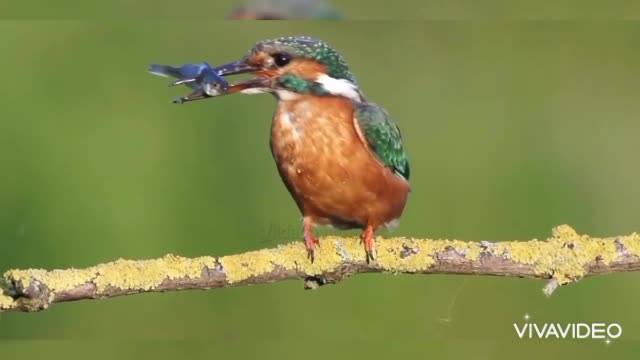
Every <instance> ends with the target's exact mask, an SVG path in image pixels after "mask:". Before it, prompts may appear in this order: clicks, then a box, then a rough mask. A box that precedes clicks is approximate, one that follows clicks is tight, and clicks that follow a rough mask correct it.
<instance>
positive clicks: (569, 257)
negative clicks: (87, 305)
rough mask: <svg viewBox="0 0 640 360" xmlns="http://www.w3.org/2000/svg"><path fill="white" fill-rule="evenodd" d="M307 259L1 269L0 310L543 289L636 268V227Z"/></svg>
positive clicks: (639, 245)
mask: <svg viewBox="0 0 640 360" xmlns="http://www.w3.org/2000/svg"><path fill="white" fill-rule="evenodd" d="M320 243H321V246H320V248H319V249H318V250H317V252H316V260H315V262H314V263H313V264H311V263H310V262H309V260H307V258H306V251H305V249H304V246H303V244H302V242H295V243H291V244H288V245H281V246H278V247H276V248H272V249H263V250H258V251H251V252H247V253H243V254H237V255H230V256H222V257H210V256H205V257H199V258H193V259H189V258H184V257H179V256H175V255H166V256H164V257H162V258H159V259H153V260H139V261H133V260H122V259H120V260H117V261H114V262H111V263H107V264H100V265H96V266H93V267H90V268H86V269H73V268H71V269H65V270H51V271H47V270H39V269H27V270H9V271H7V272H6V273H5V274H4V276H3V277H2V278H0V311H12V310H18V311H39V310H44V309H47V308H48V307H49V305H51V304H52V303H55V302H64V301H74V300H82V299H103V298H110V297H115V296H121V295H132V294H138V293H144V292H159V291H175V290H184V289H209V288H219V287H228V286H239V285H250V284H261V283H269V282H274V281H281V280H288V279H305V288H307V289H315V288H317V287H319V286H321V285H325V284H331V283H336V282H338V281H340V280H342V279H344V278H345V277H347V276H349V275H352V274H356V273H364V272H391V273H410V274H432V273H446V274H477V275H502V276H516V277H529V278H541V279H548V280H549V282H548V283H547V286H545V288H544V289H543V291H544V293H545V294H547V295H551V293H552V292H553V291H554V290H555V289H556V288H557V287H559V286H561V285H565V284H569V283H571V282H575V281H577V280H579V279H581V278H583V277H585V276H589V275H596V274H603V273H610V272H620V271H635V270H639V269H640V235H638V234H636V233H633V234H631V235H627V236H617V237H611V238H592V237H589V236H588V235H578V234H577V233H576V232H575V231H574V230H573V229H572V228H571V227H569V226H568V225H561V226H558V227H556V228H554V229H553V233H552V237H550V238H549V239H546V240H545V241H538V240H536V239H534V240H529V241H506V242H487V241H481V242H463V241H459V240H430V239H405V238H392V239H378V240H377V258H376V260H375V261H374V262H372V263H371V264H367V263H366V261H365V256H364V254H365V253H364V250H363V248H362V246H361V245H360V244H359V241H358V240H357V239H355V238H341V237H325V238H323V239H321V241H320Z"/></svg>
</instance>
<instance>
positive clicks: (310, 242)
mask: <svg viewBox="0 0 640 360" xmlns="http://www.w3.org/2000/svg"><path fill="white" fill-rule="evenodd" d="M302 231H303V237H304V244H305V246H306V247H307V257H308V258H309V260H311V263H313V260H314V259H315V258H314V253H315V247H316V245H317V244H318V243H319V242H318V238H317V237H315V235H313V220H311V218H310V217H308V216H305V217H304V218H303V219H302Z"/></svg>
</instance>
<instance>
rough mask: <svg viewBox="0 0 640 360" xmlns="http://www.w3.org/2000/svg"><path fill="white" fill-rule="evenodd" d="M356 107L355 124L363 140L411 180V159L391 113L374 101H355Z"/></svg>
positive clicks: (399, 172) (401, 174)
mask: <svg viewBox="0 0 640 360" xmlns="http://www.w3.org/2000/svg"><path fill="white" fill-rule="evenodd" d="M354 107H355V109H354V126H355V128H356V131H357V132H358V135H359V136H360V138H361V140H362V141H363V142H365V144H366V145H368V147H369V148H370V149H371V150H372V151H373V152H374V153H375V155H376V156H377V157H378V159H380V161H381V162H382V163H383V164H385V165H386V166H388V167H390V168H391V169H392V170H393V171H394V172H395V173H397V174H398V175H400V176H402V177H403V178H404V179H406V180H409V175H410V168H409V160H408V159H407V155H406V153H405V151H404V148H403V147H402V135H401V134H400V129H399V128H398V126H397V125H396V124H395V123H394V122H393V120H391V118H390V117H389V114H388V113H387V112H386V111H385V110H384V109H383V108H381V107H380V106H378V105H376V104H372V103H354Z"/></svg>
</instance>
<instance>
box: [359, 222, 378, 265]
mask: <svg viewBox="0 0 640 360" xmlns="http://www.w3.org/2000/svg"><path fill="white" fill-rule="evenodd" d="M360 239H361V240H362V243H364V251H365V253H366V255H367V264H369V263H370V262H371V261H373V260H374V258H375V255H376V249H375V244H374V243H373V226H371V225H367V227H366V228H365V229H364V231H363V232H362V235H360Z"/></svg>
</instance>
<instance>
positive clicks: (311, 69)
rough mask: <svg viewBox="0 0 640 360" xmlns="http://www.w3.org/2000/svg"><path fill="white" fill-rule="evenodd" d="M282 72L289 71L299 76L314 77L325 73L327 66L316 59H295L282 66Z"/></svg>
mask: <svg viewBox="0 0 640 360" xmlns="http://www.w3.org/2000/svg"><path fill="white" fill-rule="evenodd" d="M282 72H287V73H291V74H294V75H297V76H299V77H301V78H316V77H318V76H320V75H322V74H326V73H327V68H326V67H325V66H324V65H322V64H320V63H319V62H317V61H313V60H309V59H295V60H293V61H292V62H291V63H289V65H287V66H285V67H284V68H283V71H282Z"/></svg>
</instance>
